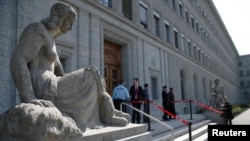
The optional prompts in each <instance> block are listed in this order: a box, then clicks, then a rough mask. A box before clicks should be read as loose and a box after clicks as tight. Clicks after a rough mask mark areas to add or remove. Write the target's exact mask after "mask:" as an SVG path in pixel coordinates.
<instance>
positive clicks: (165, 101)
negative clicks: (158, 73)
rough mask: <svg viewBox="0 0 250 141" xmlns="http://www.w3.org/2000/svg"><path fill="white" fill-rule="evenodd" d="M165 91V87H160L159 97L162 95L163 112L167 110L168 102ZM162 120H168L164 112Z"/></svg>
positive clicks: (166, 88)
mask: <svg viewBox="0 0 250 141" xmlns="http://www.w3.org/2000/svg"><path fill="white" fill-rule="evenodd" d="M167 90H168V87H167V86H166V85H165V86H163V87H162V92H161V95H162V106H163V108H164V110H169V100H168V98H169V96H168V92H167ZM162 119H163V120H169V119H168V114H167V113H165V112H164V113H163V116H162Z"/></svg>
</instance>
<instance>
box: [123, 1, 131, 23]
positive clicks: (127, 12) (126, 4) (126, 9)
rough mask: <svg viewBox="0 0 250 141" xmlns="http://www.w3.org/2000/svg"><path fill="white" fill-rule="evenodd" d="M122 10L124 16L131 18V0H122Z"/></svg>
mask: <svg viewBox="0 0 250 141" xmlns="http://www.w3.org/2000/svg"><path fill="white" fill-rule="evenodd" d="M122 12H123V14H124V16H125V17H127V18H128V19H130V20H132V0H122Z"/></svg>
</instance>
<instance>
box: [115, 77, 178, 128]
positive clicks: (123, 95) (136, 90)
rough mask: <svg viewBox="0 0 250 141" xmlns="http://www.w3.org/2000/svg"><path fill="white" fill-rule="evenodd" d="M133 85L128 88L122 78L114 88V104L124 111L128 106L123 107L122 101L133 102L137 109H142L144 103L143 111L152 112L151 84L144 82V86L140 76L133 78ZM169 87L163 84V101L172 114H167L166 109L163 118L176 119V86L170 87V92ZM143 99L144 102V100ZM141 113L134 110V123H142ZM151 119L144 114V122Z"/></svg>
mask: <svg viewBox="0 0 250 141" xmlns="http://www.w3.org/2000/svg"><path fill="white" fill-rule="evenodd" d="M133 83H134V84H133V85H132V86H131V87H130V89H129V90H128V89H127V88H126V87H125V86H124V85H125V81H124V80H121V81H120V84H119V85H118V86H116V87H115V88H114V90H113V95H112V99H113V102H114V106H115V108H116V109H117V110H122V111H123V112H127V111H126V107H125V106H122V109H120V108H121V103H122V102H129V101H130V102H131V104H132V106H133V107H135V108H136V109H138V110H140V109H141V106H142V104H143V107H144V108H143V111H144V113H147V114H150V107H149V105H150V104H149V101H148V100H149V99H150V98H149V97H150V96H149V84H148V83H146V84H144V88H143V87H142V86H140V85H139V80H138V78H134V79H133ZM167 88H168V87H167V86H163V90H162V101H163V107H164V109H165V110H167V111H168V112H170V113H171V114H167V112H165V111H164V114H163V117H162V119H163V120H170V119H174V118H175V115H176V112H175V104H174V100H175V96H174V88H172V87H171V88H170V89H169V92H168V89H167ZM142 101H143V102H142ZM140 118H141V116H140V113H139V112H137V111H136V110H133V111H132V123H135V122H136V123H140ZM148 121H149V119H148V117H146V116H143V122H144V123H146V122H148Z"/></svg>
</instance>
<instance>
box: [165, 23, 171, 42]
mask: <svg viewBox="0 0 250 141" xmlns="http://www.w3.org/2000/svg"><path fill="white" fill-rule="evenodd" d="M165 29H166V41H167V42H168V43H170V27H169V24H167V23H165Z"/></svg>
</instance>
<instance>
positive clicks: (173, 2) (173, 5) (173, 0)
mask: <svg viewBox="0 0 250 141" xmlns="http://www.w3.org/2000/svg"><path fill="white" fill-rule="evenodd" d="M172 8H173V9H174V10H176V7H175V0H172Z"/></svg>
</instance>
